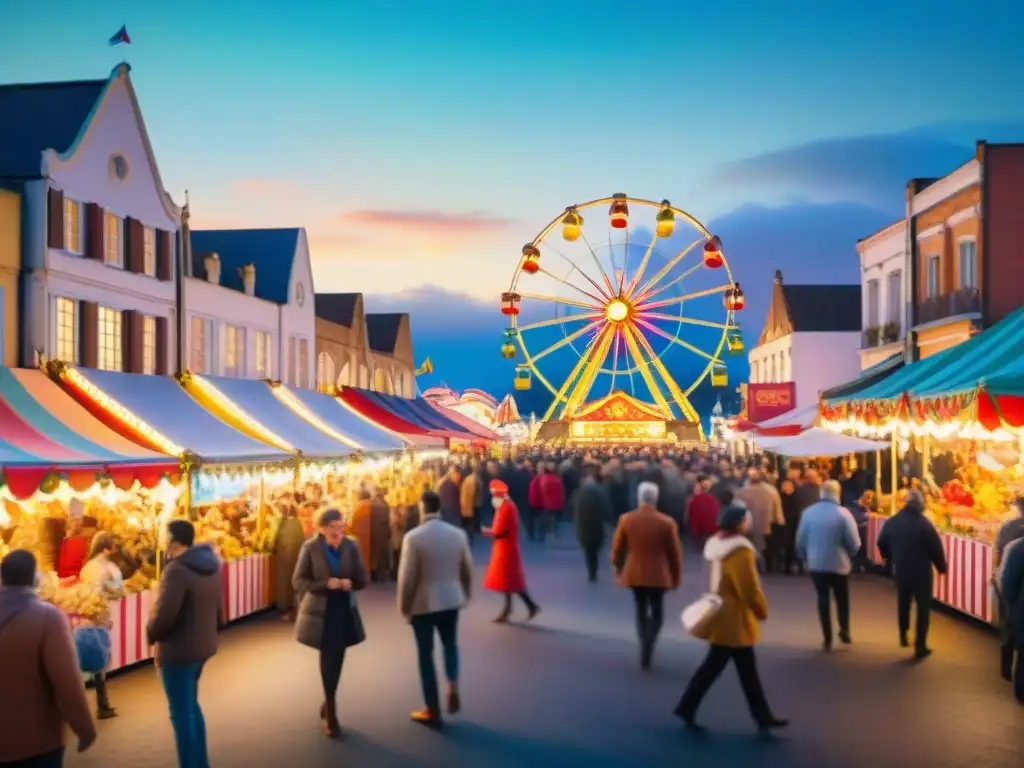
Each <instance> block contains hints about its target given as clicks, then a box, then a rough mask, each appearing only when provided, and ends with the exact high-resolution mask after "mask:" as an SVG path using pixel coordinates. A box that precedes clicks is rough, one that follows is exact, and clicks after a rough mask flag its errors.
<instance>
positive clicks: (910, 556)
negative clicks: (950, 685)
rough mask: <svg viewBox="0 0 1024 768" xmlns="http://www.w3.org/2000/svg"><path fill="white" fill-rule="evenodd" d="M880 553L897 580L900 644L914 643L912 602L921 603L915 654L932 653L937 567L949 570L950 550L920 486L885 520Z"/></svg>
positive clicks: (924, 654) (879, 543)
mask: <svg viewBox="0 0 1024 768" xmlns="http://www.w3.org/2000/svg"><path fill="white" fill-rule="evenodd" d="M878 553H879V554H880V555H881V556H882V558H883V559H885V560H886V561H887V562H888V563H889V564H890V565H891V566H892V569H893V577H894V578H895V580H896V611H897V620H898V622H899V630H900V645H901V646H902V647H904V648H907V647H908V646H909V645H910V643H909V641H908V640H907V633H908V632H909V631H910V603H911V602H913V603H914V604H915V605H916V606H917V631H916V633H915V635H914V657H915V658H916V659H918V660H921V659H925V658H927V657H928V656H930V655H931V650H930V649H929V648H928V625H929V622H930V619H931V607H932V583H933V580H934V571H938V572H939V573H940V574H944V573H945V572H946V552H945V550H943V548H942V539H940V538H939V534H938V531H936V530H935V526H934V525H932V523H931V521H930V520H929V519H928V518H927V517H925V516H924V497H923V496H922V495H921V492H920V491H918V490H916V489H911V490H909V491H907V497H906V501H905V502H904V505H903V509H901V510H900V511H899V512H897V513H896V514H895V515H893V516H892V517H891V518H889V519H888V520H886V521H885V523H884V524H883V525H882V530H881V531H880V532H879V534H878Z"/></svg>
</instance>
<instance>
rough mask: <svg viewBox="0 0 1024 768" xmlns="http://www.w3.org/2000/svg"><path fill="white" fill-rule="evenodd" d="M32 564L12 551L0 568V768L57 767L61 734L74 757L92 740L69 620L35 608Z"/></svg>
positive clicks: (39, 605) (43, 606)
mask: <svg viewBox="0 0 1024 768" xmlns="http://www.w3.org/2000/svg"><path fill="white" fill-rule="evenodd" d="M35 580H36V559H35V556H33V555H32V553H31V552H27V551H25V550H23V549H16V550H14V551H13V552H10V553H8V555H7V556H6V557H5V558H4V559H3V562H2V563H0V764H3V765H7V764H8V763H12V764H15V763H16V764H18V765H22V764H24V765H33V766H39V767H40V768H49V767H50V766H54V767H56V766H60V765H62V764H63V761H64V738H63V733H62V730H63V728H62V726H63V724H64V721H65V720H66V721H67V723H68V725H70V726H71V730H72V731H74V733H75V735H76V736H77V737H78V751H79V752H82V751H83V750H86V749H88V748H89V747H90V746H91V745H92V743H93V742H94V741H95V740H96V728H95V726H94V725H93V722H92V718H91V717H90V715H89V703H88V702H87V701H86V698H85V686H84V685H83V684H82V675H81V674H80V673H79V671H78V655H77V653H76V652H75V646H74V643H73V641H72V639H71V630H70V628H69V626H68V621H67V618H66V617H65V616H64V615H63V614H62V613H61V612H60V611H59V610H58V609H57V608H56V607H55V606H52V605H50V604H49V603H46V602H43V601H42V600H40V599H39V598H38V597H37V596H36V594H35V589H34V587H33V585H34V584H35Z"/></svg>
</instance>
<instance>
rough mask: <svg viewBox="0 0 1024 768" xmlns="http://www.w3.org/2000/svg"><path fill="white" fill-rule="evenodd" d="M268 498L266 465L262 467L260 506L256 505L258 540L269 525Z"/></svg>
mask: <svg viewBox="0 0 1024 768" xmlns="http://www.w3.org/2000/svg"><path fill="white" fill-rule="evenodd" d="M266 499H267V470H266V468H265V467H260V495H259V501H258V502H257V503H258V504H259V506H258V507H256V540H257V541H261V540H262V539H261V538H260V537H261V536H262V535H263V530H264V528H266V527H267V514H266Z"/></svg>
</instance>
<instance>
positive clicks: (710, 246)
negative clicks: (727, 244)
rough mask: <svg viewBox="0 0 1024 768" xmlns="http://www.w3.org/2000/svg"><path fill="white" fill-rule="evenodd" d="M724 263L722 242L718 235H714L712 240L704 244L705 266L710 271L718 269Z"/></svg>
mask: <svg viewBox="0 0 1024 768" xmlns="http://www.w3.org/2000/svg"><path fill="white" fill-rule="evenodd" d="M724 263H725V257H724V256H722V240H721V238H719V237H718V235H712V237H711V239H710V240H708V241H707V242H706V243H704V266H705V267H708V268H709V269H718V268H719V267H720V266H722V264H724Z"/></svg>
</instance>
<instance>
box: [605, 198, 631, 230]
mask: <svg viewBox="0 0 1024 768" xmlns="http://www.w3.org/2000/svg"><path fill="white" fill-rule="evenodd" d="M612 199H613V201H614V202H612V204H611V206H610V207H609V208H608V223H609V224H611V225H612V227H613V228H614V229H625V228H626V227H628V226H629V206H628V205H626V195H625V193H623V192H616V193H615V194H614V195H612Z"/></svg>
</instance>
